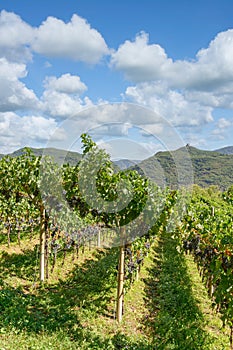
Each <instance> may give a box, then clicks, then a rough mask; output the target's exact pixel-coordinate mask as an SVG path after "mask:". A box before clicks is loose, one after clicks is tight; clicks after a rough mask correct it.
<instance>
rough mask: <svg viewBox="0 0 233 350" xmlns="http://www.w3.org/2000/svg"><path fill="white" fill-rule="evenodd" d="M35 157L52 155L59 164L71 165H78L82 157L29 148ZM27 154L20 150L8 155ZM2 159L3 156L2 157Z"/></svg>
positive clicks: (78, 154)
mask: <svg viewBox="0 0 233 350" xmlns="http://www.w3.org/2000/svg"><path fill="white" fill-rule="evenodd" d="M28 148H29V149H30V150H31V151H32V152H33V154H34V155H35V156H37V157H38V156H42V155H43V154H46V155H50V156H51V157H52V158H53V159H54V161H55V162H57V163H58V164H62V163H69V164H70V165H76V164H77V163H78V162H79V161H80V159H81V157H82V155H81V154H80V153H78V152H71V151H66V150H62V149H57V148H32V147H28ZM25 152H26V149H25V148H20V149H19V150H17V151H15V152H13V153H10V154H8V155H9V156H10V157H18V156H20V155H22V154H24V153H25ZM0 157H1V156H0Z"/></svg>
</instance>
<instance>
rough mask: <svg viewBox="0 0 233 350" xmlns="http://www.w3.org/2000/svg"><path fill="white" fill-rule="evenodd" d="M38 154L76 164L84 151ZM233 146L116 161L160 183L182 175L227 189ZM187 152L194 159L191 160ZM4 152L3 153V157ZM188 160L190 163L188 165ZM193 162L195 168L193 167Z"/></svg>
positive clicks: (187, 179) (187, 149) (169, 182)
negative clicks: (136, 159)
mask: <svg viewBox="0 0 233 350" xmlns="http://www.w3.org/2000/svg"><path fill="white" fill-rule="evenodd" d="M30 149H31V150H32V152H33V153H34V154H35V155H36V156H41V155H42V154H44V153H45V152H46V154H49V155H50V156H52V157H53V158H54V160H55V161H56V162H57V163H59V164H62V163H69V164H70V165H75V164H77V162H79V161H80V159H81V156H82V155H81V154H80V153H77V152H70V151H66V150H61V149H55V148H47V149H44V148H30ZM231 149H233V147H227V148H226V149H225V148H223V149H219V150H216V151H205V150H199V149H197V148H195V147H191V146H188V145H187V146H186V147H182V148H180V149H178V150H176V151H172V152H168V151H166V152H158V153H156V154H155V155H154V156H152V157H150V158H147V159H145V160H143V161H142V162H140V163H138V164H136V165H135V161H130V160H126V159H124V160H121V161H117V162H114V163H115V164H116V165H117V166H118V169H119V168H121V169H125V168H127V167H131V168H133V169H136V170H137V171H139V172H140V173H142V174H144V175H146V176H148V177H149V178H151V179H152V181H153V182H155V183H157V184H158V185H160V186H167V185H169V186H171V187H177V183H178V174H179V183H180V184H183V185H185V184H186V183H190V181H191V180H192V179H191V178H190V177H192V175H193V182H194V183H195V184H198V185H199V186H202V187H206V186H211V185H217V186H219V188H220V189H222V190H225V189H226V188H228V187H229V186H231V185H232V184H233V176H232V173H233V154H230V151H231ZM24 152H25V149H24V148H22V149H19V150H17V151H15V152H13V153H11V154H10V156H12V157H16V156H19V155H21V154H22V153H24ZM187 155H188V156H189V157H188V158H189V159H190V161H191V163H190V161H188V159H187ZM3 156H4V155H0V158H1V157H3ZM185 160H186V164H185ZM190 164H191V167H190Z"/></svg>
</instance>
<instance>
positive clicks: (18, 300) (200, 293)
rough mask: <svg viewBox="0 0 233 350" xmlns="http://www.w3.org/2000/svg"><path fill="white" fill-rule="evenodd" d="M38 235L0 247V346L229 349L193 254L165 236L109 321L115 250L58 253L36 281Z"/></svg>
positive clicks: (7, 348) (50, 349) (65, 349)
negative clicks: (121, 311)
mask: <svg viewBox="0 0 233 350" xmlns="http://www.w3.org/2000/svg"><path fill="white" fill-rule="evenodd" d="M37 243H38V242H37V241H36V240H35V241H33V242H30V241H29V240H28V241H26V240H23V241H22V247H21V248H19V247H17V245H16V243H15V244H12V247H10V248H7V247H6V246H3V245H1V246H0V259H1V260H0V261H1V264H0V350H3V349H5V350H13V349H22V350H26V349H30V350H37V349H38V350H45V349H46V350H53V349H54V350H55V349H62V350H68V349H84V350H85V349H109V350H111V349H128V350H133V349H134V350H155V349H164V350H167V349H180V350H182V349H185V350H186V349H191V350H192V349H195V350H196V349H204V350H205V349H209V350H214V349H218V350H221V349H224V350H225V349H227V348H228V338H227V336H226V335H225V334H224V332H223V330H221V322H220V320H219V318H218V317H217V316H216V315H214V314H212V311H211V302H210V301H209V299H208V296H207V294H206V292H205V290H204V289H203V288H204V287H203V286H202V284H201V281H200V278H199V275H198V271H197V270H196V268H195V265H194V264H193V262H192V259H191V257H190V256H187V257H184V256H183V255H180V254H179V253H178V252H177V250H176V244H175V242H174V241H173V240H171V239H170V238H167V237H165V238H163V239H162V238H161V239H160V240H158V241H156V242H155V244H154V248H153V249H152V250H151V252H150V254H149V256H148V257H147V258H146V259H145V262H144V266H143V267H142V269H141V273H140V279H139V281H137V282H135V283H134V285H133V286H132V288H131V289H130V290H129V291H128V293H127V294H126V296H125V302H124V316H123V322H122V323H121V324H120V325H118V324H117V323H116V320H115V318H114V316H115V306H116V300H115V299H116V280H117V278H116V277H117V271H116V266H117V261H118V250H117V249H105V250H104V249H99V250H93V249H92V250H90V251H89V249H86V250H85V252H84V254H80V256H79V258H77V257H76V258H75V259H73V257H72V254H68V255H67V258H66V260H65V263H64V265H63V264H62V260H63V259H62V256H60V257H59V258H58V261H57V264H56V266H55V269H54V272H53V274H50V276H49V280H48V281H47V282H46V283H45V284H44V285H43V286H42V285H40V284H39V283H38V280H37V277H38V272H39V271H38V257H37V251H36V249H34V246H35V244H37Z"/></svg>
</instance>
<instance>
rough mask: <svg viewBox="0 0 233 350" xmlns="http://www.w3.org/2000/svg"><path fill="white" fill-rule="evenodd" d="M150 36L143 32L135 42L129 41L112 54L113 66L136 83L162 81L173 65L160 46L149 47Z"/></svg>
mask: <svg viewBox="0 0 233 350" xmlns="http://www.w3.org/2000/svg"><path fill="white" fill-rule="evenodd" d="M148 41H149V36H148V34H146V33H145V32H141V33H140V34H139V35H137V36H136V39H135V41H134V42H131V41H129V40H127V41H125V43H124V44H122V45H120V47H119V48H118V50H117V51H116V52H114V53H113V54H112V58H111V65H112V66H114V67H115V68H116V69H117V70H121V71H123V72H124V73H125V75H126V77H127V78H129V79H132V80H134V81H145V80H154V79H160V78H161V77H162V76H163V75H164V74H165V73H164V72H165V71H166V69H168V66H169V65H170V64H171V63H172V60H171V59H169V58H168V57H167V55H166V53H165V51H164V49H163V48H162V47H161V46H159V45H155V44H153V45H149V44H148Z"/></svg>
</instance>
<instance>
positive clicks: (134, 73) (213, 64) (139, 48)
mask: <svg viewBox="0 0 233 350" xmlns="http://www.w3.org/2000/svg"><path fill="white" fill-rule="evenodd" d="M232 63H233V29H229V30H227V31H225V32H221V33H219V34H218V35H217V36H216V37H215V38H214V40H212V41H211V42H210V44H209V46H208V47H207V48H205V49H201V50H199V51H198V52H197V55H196V57H195V59H194V60H192V61H191V60H190V61H188V60H177V61H173V60H172V59H171V58H169V57H167V54H166V52H165V50H164V49H163V48H162V47H161V46H160V45H156V44H149V36H148V34H146V33H144V32H142V33H140V34H138V35H137V36H136V39H135V40H134V41H129V40H127V41H125V42H124V43H123V44H122V45H120V47H119V48H118V50H117V51H115V52H114V53H112V57H111V64H112V66H113V67H114V68H115V69H117V70H120V71H122V72H123V73H124V74H125V76H126V77H127V78H129V79H130V80H132V81H135V82H140V81H153V80H156V81H158V80H163V81H166V83H167V84H168V86H170V87H171V88H185V89H194V90H201V91H213V90H214V89H219V87H222V86H225V85H226V84H230V85H231V86H232V78H233V64H232ZM231 91H232V90H231Z"/></svg>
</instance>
